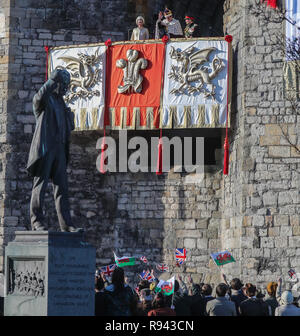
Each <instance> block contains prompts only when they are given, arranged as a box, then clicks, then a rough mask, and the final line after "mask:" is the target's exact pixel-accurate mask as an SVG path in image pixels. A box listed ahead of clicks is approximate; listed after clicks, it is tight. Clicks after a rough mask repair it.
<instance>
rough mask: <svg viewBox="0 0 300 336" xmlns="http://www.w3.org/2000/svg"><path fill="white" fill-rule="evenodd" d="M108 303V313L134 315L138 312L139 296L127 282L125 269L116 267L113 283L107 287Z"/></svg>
mask: <svg viewBox="0 0 300 336" xmlns="http://www.w3.org/2000/svg"><path fill="white" fill-rule="evenodd" d="M104 293H105V294H106V295H107V300H108V303H107V305H106V315H108V316H132V315H135V313H136V306H137V297H136V294H135V293H134V291H133V290H132V288H131V287H130V286H128V285H127V284H126V283H125V276H124V270H123V269H122V268H119V267H116V268H115V270H114V272H113V274H112V284H111V285H109V286H107V287H106V288H105V291H104Z"/></svg>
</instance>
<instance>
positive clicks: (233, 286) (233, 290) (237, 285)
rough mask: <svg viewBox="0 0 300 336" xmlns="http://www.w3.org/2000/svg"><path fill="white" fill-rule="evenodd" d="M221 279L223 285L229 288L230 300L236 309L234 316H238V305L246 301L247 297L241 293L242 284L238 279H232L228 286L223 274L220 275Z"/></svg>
mask: <svg viewBox="0 0 300 336" xmlns="http://www.w3.org/2000/svg"><path fill="white" fill-rule="evenodd" d="M222 279H223V281H224V283H225V284H226V285H227V286H229V288H230V300H231V301H232V302H234V304H235V307H236V314H237V315H238V316H239V315H240V312H239V307H240V304H241V303H242V302H243V301H245V300H247V296H246V295H245V294H244V293H243V291H242V288H243V283H242V282H241V280H240V279H238V278H234V279H232V280H231V281H230V285H229V284H228V282H227V279H226V276H225V274H223V273H222Z"/></svg>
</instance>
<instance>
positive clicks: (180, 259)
mask: <svg viewBox="0 0 300 336" xmlns="http://www.w3.org/2000/svg"><path fill="white" fill-rule="evenodd" d="M175 258H176V261H177V265H182V264H183V263H184V262H185V259H186V249H185V248H183V249H179V248H177V249H176V251H175Z"/></svg>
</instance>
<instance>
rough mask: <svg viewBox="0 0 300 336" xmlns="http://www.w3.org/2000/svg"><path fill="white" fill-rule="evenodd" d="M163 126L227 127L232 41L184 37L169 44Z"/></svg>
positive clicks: (162, 116)
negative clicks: (229, 48) (229, 42)
mask: <svg viewBox="0 0 300 336" xmlns="http://www.w3.org/2000/svg"><path fill="white" fill-rule="evenodd" d="M165 62H166V66H165V78H164V90H163V106H162V113H161V127H162V128H193V127H197V128H201V127H225V124H226V113H227V102H228V96H227V95H228V89H229V88H228V84H227V83H228V81H227V79H228V43H227V42H226V41H224V40H222V41H220V40H219V41H218V40H213V39H211V40H206V41H204V40H200V41H199V40H198V41H197V40H196V39H191V40H188V41H187V40H186V39H185V40H182V39H181V41H176V42H175V41H174V42H170V43H168V44H167V48H166V61H165Z"/></svg>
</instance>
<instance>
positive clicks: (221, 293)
mask: <svg viewBox="0 0 300 336" xmlns="http://www.w3.org/2000/svg"><path fill="white" fill-rule="evenodd" d="M227 290H228V286H227V285H226V284H225V283H220V284H219V285H218V286H217V288H216V295H217V297H216V298H215V299H213V300H210V301H208V302H207V304H206V314H207V315H208V316H236V315H237V314H236V308H235V304H234V302H231V301H229V300H228V299H227V298H226V297H225V295H226V293H227Z"/></svg>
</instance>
